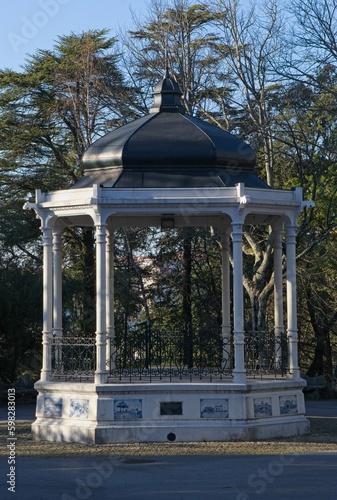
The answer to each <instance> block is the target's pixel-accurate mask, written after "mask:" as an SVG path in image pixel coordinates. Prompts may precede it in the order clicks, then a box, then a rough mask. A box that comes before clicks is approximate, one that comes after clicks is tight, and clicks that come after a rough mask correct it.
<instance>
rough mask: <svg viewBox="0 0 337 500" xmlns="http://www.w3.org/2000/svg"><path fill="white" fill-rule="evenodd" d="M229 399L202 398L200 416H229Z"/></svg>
mask: <svg viewBox="0 0 337 500" xmlns="http://www.w3.org/2000/svg"><path fill="white" fill-rule="evenodd" d="M228 416H229V413H228V399H200V418H228Z"/></svg>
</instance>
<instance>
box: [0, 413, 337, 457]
mask: <svg viewBox="0 0 337 500" xmlns="http://www.w3.org/2000/svg"><path fill="white" fill-rule="evenodd" d="M309 420H310V424H311V432H310V434H307V435H304V436H295V437H293V438H282V439H275V440H271V441H254V442H251V441H249V442H247V441H244V442H240V441H230V442H221V443H218V442H210V443H141V444H100V445H83V444H76V443H51V442H47V441H35V440H34V439H33V437H32V434H31V428H30V425H31V422H30V421H19V422H16V433H15V437H16V438H17V441H16V454H17V456H23V457H44V458H48V457H53V458H57V457H59V458H66V457H79V456H83V457H91V456H92V457H98V456H101V457H104V456H154V455H156V456H165V455H166V456H167V455H291V454H302V453H317V452H322V451H337V418H326V417H311V418H309ZM7 437H8V430H7V424H6V423H0V456H7V455H8V451H7V448H6V445H7V443H8V441H7Z"/></svg>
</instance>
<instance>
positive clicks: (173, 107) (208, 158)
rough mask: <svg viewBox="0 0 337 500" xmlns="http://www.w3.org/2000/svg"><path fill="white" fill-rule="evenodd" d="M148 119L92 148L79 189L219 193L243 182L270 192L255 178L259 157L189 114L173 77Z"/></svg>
mask: <svg viewBox="0 0 337 500" xmlns="http://www.w3.org/2000/svg"><path fill="white" fill-rule="evenodd" d="M153 96H154V104H153V108H152V109H151V110H150V113H149V114H148V115H146V116H144V117H143V118H139V119H138V120H135V121H133V122H132V123H129V124H127V125H125V126H123V127H120V128H118V129H116V130H114V131H112V132H110V133H108V134H106V135H105V136H104V137H102V138H101V139H98V140H97V141H96V142H95V143H93V144H92V145H91V146H90V147H89V148H88V149H87V151H86V152H85V153H84V156H83V166H84V169H85V175H84V177H83V178H82V179H80V181H78V183H76V184H75V186H74V187H88V186H90V185H92V184H93V183H97V182H99V183H100V184H101V185H103V186H106V187H113V186H115V187H127V188H133V187H154V188H155V187H173V188H175V187H211V186H213V187H217V186H222V187H223V186H234V185H235V184H237V183H238V182H244V183H245V185H246V186H247V187H260V188H261V187H262V188H266V187H268V186H267V185H266V184H265V183H264V182H263V181H262V180H261V179H259V178H258V177H257V176H256V175H255V173H254V166H255V152H254V151H253V149H252V148H251V147H250V146H249V145H248V144H247V143H245V142H244V141H242V140H241V139H239V138H238V137H236V136H234V135H233V134H230V133H229V132H226V131H224V130H222V129H220V128H219V127H215V126H214V125H211V124H209V123H207V122H205V121H203V120H199V119H197V118H194V117H193V116H190V115H188V114H185V112H184V107H183V105H182V103H181V90H180V88H179V85H178V83H177V82H176V81H175V80H174V79H173V78H172V77H171V76H170V75H169V73H168V71H167V72H166V74H165V77H164V79H163V80H162V81H161V82H160V83H158V84H157V86H156V87H155V89H154V93H153Z"/></svg>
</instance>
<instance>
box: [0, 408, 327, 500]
mask: <svg viewBox="0 0 337 500" xmlns="http://www.w3.org/2000/svg"><path fill="white" fill-rule="evenodd" d="M306 406H307V414H308V415H309V416H316V417H320V416H325V417H331V418H337V400H327V401H308V402H307V405H306ZM34 411H35V407H34V405H19V406H18V408H17V417H18V420H21V419H22V420H33V419H34ZM6 415H7V412H6V409H5V408H3V407H0V420H5V419H6ZM0 471H1V478H0V498H1V499H2V500H7V499H15V498H16V499H17V500H56V499H57V500H74V499H76V500H87V499H88V500H96V499H97V500H107V499H109V500H110V499H112V500H171V499H172V500H208V499H216V500H218V499H219V500H220V499H221V500H288V499H289V500H294V499H296V500H320V499H324V500H335V499H336V498H337V493H336V492H337V449H336V452H325V453H315V454H308V455H292V456H282V455H274V456H271V455H268V456H266V455H255V456H249V455H247V456H223V457H222V456H169V457H156V456H154V457H119V458H118V457H111V458H109V457H107V458H101V457H100V458H90V457H88V458H81V459H75V458H68V459H53V458H48V459H36V458H28V457H17V461H16V477H15V480H16V488H15V494H13V493H12V492H9V491H8V489H7V488H8V486H9V485H8V484H6V480H8V478H7V479H6V478H5V475H6V474H7V473H8V472H9V465H8V460H7V458H6V457H0Z"/></svg>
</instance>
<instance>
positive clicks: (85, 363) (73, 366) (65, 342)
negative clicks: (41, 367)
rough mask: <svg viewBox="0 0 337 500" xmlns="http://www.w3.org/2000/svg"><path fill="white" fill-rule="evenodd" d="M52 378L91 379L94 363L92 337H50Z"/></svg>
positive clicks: (94, 354)
mask: <svg viewBox="0 0 337 500" xmlns="http://www.w3.org/2000/svg"><path fill="white" fill-rule="evenodd" d="M51 352H52V378H53V380H79V381H81V380H91V379H92V378H93V375H94V371H95V365H96V345H95V339H94V338H87V337H61V338H60V337H57V338H53V339H52V344H51Z"/></svg>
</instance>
